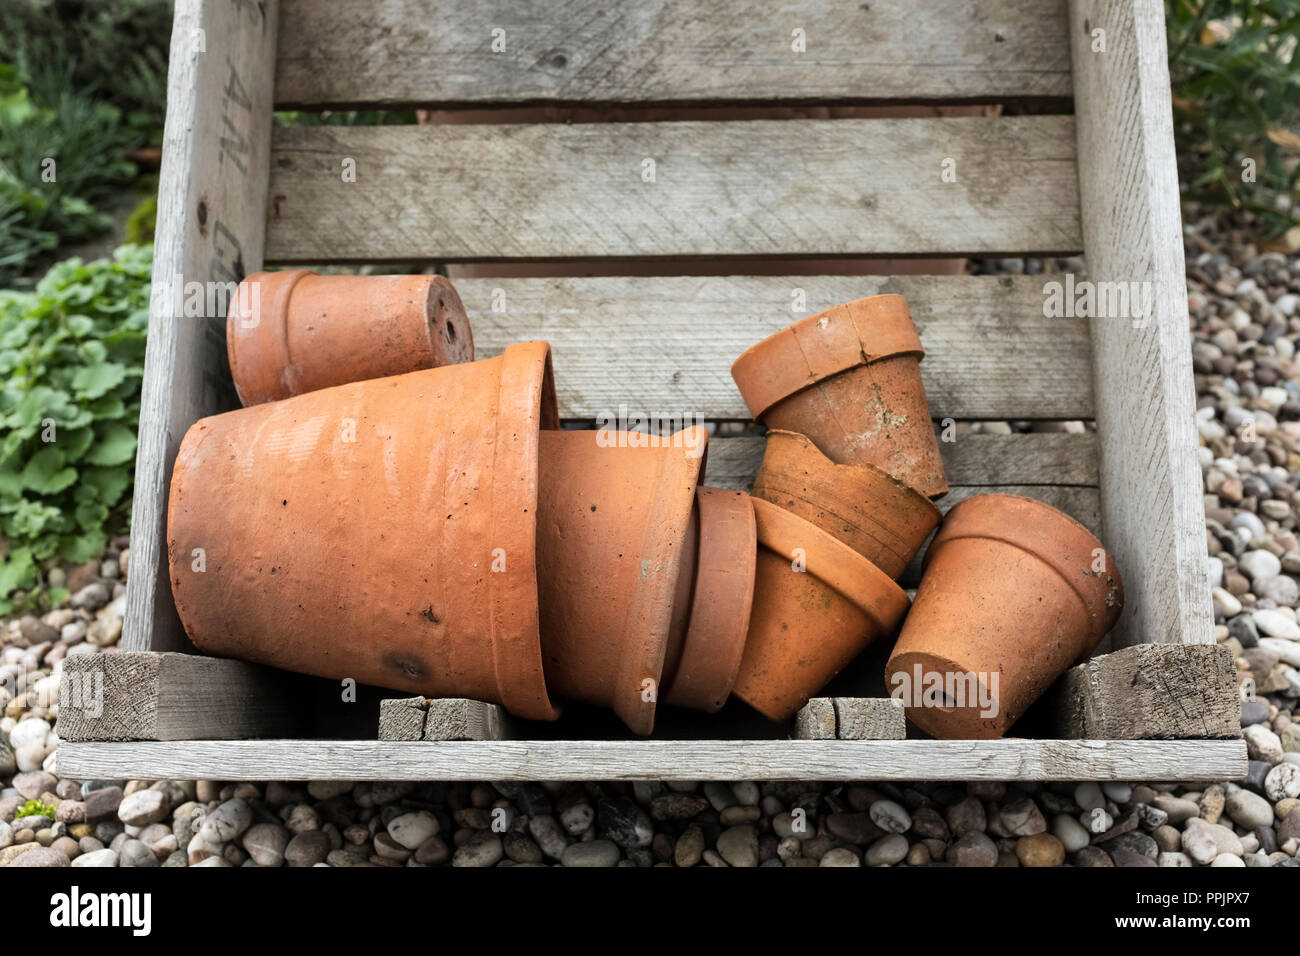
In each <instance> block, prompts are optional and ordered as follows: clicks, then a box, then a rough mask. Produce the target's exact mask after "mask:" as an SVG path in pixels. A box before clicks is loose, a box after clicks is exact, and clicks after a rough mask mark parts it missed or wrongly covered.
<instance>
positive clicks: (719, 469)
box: [705, 433, 1097, 521]
mask: <svg viewBox="0 0 1300 956" xmlns="http://www.w3.org/2000/svg"><path fill="white" fill-rule="evenodd" d="M765 447H766V442H765V440H764V439H763V438H761V437H749V436H743V437H736V438H712V439H710V440H709V445H708V449H709V450H708V458H707V460H706V461H705V480H706V482H707V483H708V484H710V485H714V486H716V487H719V488H735V489H739V490H743V491H748V490H749V486H750V485H751V484H752V483H753V480H754V475H755V474H756V473H757V472H758V468H759V465H760V464H761V463H762V461H763V450H764V448H765ZM939 450H940V452H942V454H943V467H944V471H945V472H946V473H947V476H948V481H949V483H950V484H951V485H952V486H954V487H961V488H967V489H970V490H969V491H967V492H966V493H967V494H975V493H977V489H979V488H988V489H990V490H991V489H992V488H994V487H996V486H999V485H1002V486H1006V485H1022V486H1023V485H1055V486H1081V487H1091V488H1096V486H1097V456H1096V450H1097V438H1096V434H1095V433H1085V434H1082V435H1067V434H1059V433H1056V434H1029V435H962V436H959V437H958V438H957V440H956V441H953V442H940V444H939ZM946 500H947V499H943V501H946ZM1095 519H1096V515H1094V516H1093V520H1094V521H1095Z"/></svg>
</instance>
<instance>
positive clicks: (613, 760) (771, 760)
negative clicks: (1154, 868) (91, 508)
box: [56, 740, 1246, 781]
mask: <svg viewBox="0 0 1300 956" xmlns="http://www.w3.org/2000/svg"><path fill="white" fill-rule="evenodd" d="M56 770H57V772H58V773H59V775H60V776H64V777H76V778H92V777H119V778H120V777H128V778H132V779H165V778H173V779H178V780H192V779H195V778H214V779H218V780H284V779H289V780H328V779H339V780H439V779H441V780H663V779H668V780H754V779H758V780H1151V781H1159V780H1190V779H1201V780H1237V779H1239V778H1241V777H1242V776H1243V775H1244V774H1245V773H1246V745H1245V744H1244V743H1243V742H1242V741H1239V740H1120V741H1115V740H984V741H967V740H800V741H788V740H749V741H741V740H719V741H698V740H691V741H685V740H682V741H659V740H636V741H573V740H551V741H545V742H543V743H537V742H530V741H487V742H477V741H463V742H448V743H430V742H409V743H408V742H386V741H366V740H358V741H342V740H336V741H301V740H260V741H239V740H235V741H202V740H187V741H174V742H170V743H159V742H143V743H97V744H87V743H63V744H60V745H59V750H58V756H57V757H56Z"/></svg>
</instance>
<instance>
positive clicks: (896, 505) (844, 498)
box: [753, 430, 942, 579]
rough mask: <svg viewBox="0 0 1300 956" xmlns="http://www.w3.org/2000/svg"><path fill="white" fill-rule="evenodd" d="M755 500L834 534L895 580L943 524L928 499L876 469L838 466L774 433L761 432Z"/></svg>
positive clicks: (806, 444)
mask: <svg viewBox="0 0 1300 956" xmlns="http://www.w3.org/2000/svg"><path fill="white" fill-rule="evenodd" d="M753 493H754V497H756V498H762V499H763V500H765V501H770V502H772V504H774V505H780V506H781V507H782V508H784V509H785V510H786V511H789V512H790V513H792V514H796V515H798V516H799V517H800V518H803V519H804V520H805V521H808V522H811V523H812V524H814V525H816V526H817V527H819V528H821V529H822V530H823V531H826V532H829V533H830V534H832V535H834V536H835V537H836V538H838V539H839V540H841V541H843V542H844V543H845V544H847V545H848V546H849V547H850V548H852V549H853V550H854V551H856V552H857V553H858V554H860V555H862V556H863V557H864V558H866V559H867V560H868V561H870V562H871V563H872V564H874V565H875V566H876V567H878V568H880V570H882V571H884V572H885V573H886V574H888V575H889V576H890V577H891V578H894V579H897V578H898V576H899V575H900V574H902V573H903V571H904V569H905V568H906V567H907V563H908V562H909V561H911V560H912V556H913V555H915V554H916V553H917V552H918V551H920V550H921V546H922V545H923V544H925V539H926V538H928V537H929V536H930V532H931V531H933V530H934V529H935V527H936V526H938V524H939V519H940V518H941V517H942V515H941V514H940V513H939V509H938V508H936V507H935V506H934V503H933V502H932V501H930V499H929V498H927V497H926V496H925V495H923V494H921V493H920V492H918V491H916V490H914V489H912V488H909V487H908V486H907V485H905V484H903V483H902V482H901V481H899V480H898V479H897V478H894V477H892V476H890V475H887V474H885V472H883V471H881V470H880V469H879V468H877V467H875V466H874V465H837V464H835V463H834V462H833V461H831V460H830V459H829V458H827V457H826V456H825V455H824V454H822V452H821V450H820V449H818V447H817V446H816V445H814V444H813V443H812V441H810V440H809V439H808V438H807V437H806V436H804V435H797V434H795V433H794V432H786V431H779V430H774V431H770V432H768V433H767V448H766V450H765V451H764V452H763V464H762V465H761V466H760V467H759V469H758V475H757V476H756V477H755V478H754V490H753Z"/></svg>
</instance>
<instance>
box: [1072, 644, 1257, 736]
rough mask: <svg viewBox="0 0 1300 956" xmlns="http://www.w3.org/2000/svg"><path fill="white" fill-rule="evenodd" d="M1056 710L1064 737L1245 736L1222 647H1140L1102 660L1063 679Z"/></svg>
mask: <svg viewBox="0 0 1300 956" xmlns="http://www.w3.org/2000/svg"><path fill="white" fill-rule="evenodd" d="M1053 704H1054V707H1053V719H1054V724H1055V730H1056V731H1057V732H1058V733H1059V734H1061V736H1063V737H1078V738H1087V739H1091V738H1101V739H1105V740H1137V739H1145V740H1154V739H1169V740H1184V739H1190V738H1198V737H1207V738H1221V739H1231V738H1235V737H1240V736H1241V701H1240V699H1239V697H1238V692H1237V672H1236V670H1234V669H1233V666H1232V652H1231V651H1229V650H1228V649H1227V648H1226V647H1224V646H1223V645H1222V644H1134V645H1131V646H1129V647H1124V648H1121V649H1120V650H1118V651H1114V652H1113V653H1110V654H1102V655H1101V656H1099V657H1094V658H1093V659H1092V660H1090V661H1086V662H1085V663H1083V664H1079V665H1078V666H1076V667H1073V668H1071V669H1070V670H1069V671H1067V672H1066V673H1065V675H1064V676H1063V677H1062V678H1061V680H1060V681H1059V682H1058V683H1057V685H1056V686H1055V687H1054V688H1053Z"/></svg>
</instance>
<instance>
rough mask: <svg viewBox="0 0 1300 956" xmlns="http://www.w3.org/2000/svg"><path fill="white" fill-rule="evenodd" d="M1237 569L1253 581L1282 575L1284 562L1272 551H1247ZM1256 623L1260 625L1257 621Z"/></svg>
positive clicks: (1239, 560)
mask: <svg viewBox="0 0 1300 956" xmlns="http://www.w3.org/2000/svg"><path fill="white" fill-rule="evenodd" d="M1237 568H1238V569H1239V570H1240V571H1241V573H1242V574H1244V575H1246V577H1248V578H1250V579H1251V580H1252V581H1254V580H1256V579H1258V578H1270V577H1273V576H1274V575H1277V574H1281V573H1282V561H1281V559H1280V558H1279V557H1278V556H1277V555H1275V554H1274V553H1273V552H1272V551H1265V550H1263V549H1257V550H1254V551H1247V552H1246V553H1245V554H1243V555H1242V556H1241V557H1240V558H1238V559H1237ZM1256 623H1259V622H1258V621H1256Z"/></svg>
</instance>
